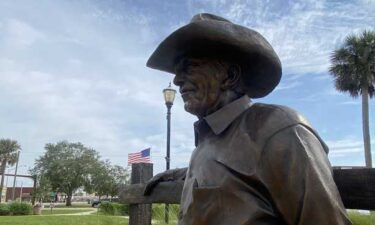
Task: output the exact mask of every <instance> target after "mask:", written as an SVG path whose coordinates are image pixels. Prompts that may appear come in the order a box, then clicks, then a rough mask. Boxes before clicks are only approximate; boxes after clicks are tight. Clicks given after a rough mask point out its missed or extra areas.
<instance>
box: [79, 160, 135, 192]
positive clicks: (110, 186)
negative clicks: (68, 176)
mask: <svg viewBox="0 0 375 225" xmlns="http://www.w3.org/2000/svg"><path fill="white" fill-rule="evenodd" d="M128 177H129V173H128V171H127V170H126V169H124V168H123V167H121V166H118V165H114V166H112V165H111V164H110V162H109V161H101V162H100V164H98V165H97V166H96V168H95V170H94V171H93V173H92V175H91V176H90V179H89V180H88V181H87V183H86V184H85V191H87V192H89V193H96V194H97V195H98V196H99V198H100V197H101V196H103V195H106V196H107V197H108V196H111V197H113V196H116V195H118V191H119V187H120V185H123V184H126V183H127V182H128Z"/></svg>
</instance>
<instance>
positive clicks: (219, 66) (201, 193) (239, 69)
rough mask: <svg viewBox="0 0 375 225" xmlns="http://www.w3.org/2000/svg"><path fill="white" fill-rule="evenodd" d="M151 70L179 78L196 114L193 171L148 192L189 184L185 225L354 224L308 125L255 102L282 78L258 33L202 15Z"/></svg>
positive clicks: (168, 175)
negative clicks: (180, 182)
mask: <svg viewBox="0 0 375 225" xmlns="http://www.w3.org/2000/svg"><path fill="white" fill-rule="evenodd" d="M203 28H205V29H203ZM205 46H207V48H206V47H205ZM148 65H149V66H150V67H152V68H156V69H160V70H163V71H167V72H170V73H174V74H175V75H176V76H175V78H174V83H175V85H177V86H179V87H180V93H181V96H182V98H183V101H184V104H185V105H184V107H185V110H186V111H188V112H189V113H192V114H194V115H196V116H197V117H198V121H197V122H196V123H195V124H194V131H195V136H196V149H195V150H194V151H193V154H192V156H191V159H190V164H189V168H187V169H186V168H185V169H176V170H170V171H166V172H164V173H161V174H158V175H156V176H155V177H154V178H152V179H151V180H150V182H149V183H148V185H147V186H146V189H145V194H146V195H147V194H148V193H150V192H151V191H152V188H153V187H154V186H155V185H157V183H158V182H161V181H166V180H177V179H184V180H185V182H184V187H183V191H182V198H181V207H180V215H179V224H180V225H211V224H212V225H240V224H248V225H276V224H277V225H297V224H298V225H346V224H351V222H350V221H349V219H348V217H347V214H346V210H345V208H344V206H343V204H342V201H341V199H340V196H339V193H338V190H337V187H336V185H335V182H334V180H333V178H332V169H331V165H330V163H329V161H328V157H327V153H328V148H327V146H326V145H325V144H324V142H323V141H322V140H321V139H320V137H319V136H318V134H317V133H316V132H315V131H314V130H313V129H312V127H311V125H310V124H309V123H308V122H307V120H306V119H305V118H303V117H302V116H301V115H300V114H299V113H297V112H295V111H294V110H292V109H290V108H287V107H284V106H278V105H268V104H260V103H254V104H253V103H252V102H251V101H250V98H249V97H252V98H256V97H262V96H265V95H267V94H268V93H270V92H271V91H272V90H273V89H274V88H275V87H276V85H277V84H278V82H279V80H280V77H281V64H280V61H279V59H278V57H277V55H276V53H275V52H274V50H273V49H272V47H271V46H270V45H269V44H268V42H267V41H266V40H265V39H264V38H263V37H262V36H261V35H260V34H258V33H257V32H255V31H253V30H250V29H248V28H245V27H241V26H239V25H236V24H233V23H231V22H229V21H227V20H225V19H223V18H220V17H218V16H214V15H210V14H199V15H197V16H195V17H194V18H193V19H192V21H191V23H189V24H188V25H186V26H184V27H182V28H180V29H178V30H177V31H175V32H174V33H172V34H171V35H170V36H169V37H167V38H166V39H165V40H164V41H163V42H162V43H161V44H160V45H159V47H158V48H157V49H156V51H155V52H154V54H153V55H152V56H151V58H150V59H149V62H148Z"/></svg>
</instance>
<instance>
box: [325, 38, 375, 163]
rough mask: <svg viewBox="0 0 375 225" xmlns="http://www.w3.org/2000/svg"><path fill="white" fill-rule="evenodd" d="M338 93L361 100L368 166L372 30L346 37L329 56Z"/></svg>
mask: <svg viewBox="0 0 375 225" xmlns="http://www.w3.org/2000/svg"><path fill="white" fill-rule="evenodd" d="M329 71H330V73H331V75H333V77H334V79H335V86H336V89H337V90H338V91H341V92H349V94H350V95H351V96H352V97H354V98H356V97H358V96H361V97H362V128H363V140H364V147H365V160H366V166H367V167H372V158H371V141H370V129H369V108H368V105H369V97H370V98H372V97H373V96H374V92H375V88H374V85H375V31H363V32H362V33H361V34H360V35H358V36H357V35H355V34H351V35H349V36H348V37H347V38H346V40H345V42H344V44H343V46H342V47H340V48H338V49H336V50H335V51H334V52H333V54H332V57H331V67H330V69H329Z"/></svg>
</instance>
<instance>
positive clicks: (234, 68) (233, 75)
mask: <svg viewBox="0 0 375 225" xmlns="http://www.w3.org/2000/svg"><path fill="white" fill-rule="evenodd" d="M240 77H241V67H240V66H239V65H237V64H232V65H230V66H229V68H228V70H227V78H226V79H225V80H224V82H223V86H222V88H223V89H232V88H234V87H236V86H237V85H238V82H239V81H240Z"/></svg>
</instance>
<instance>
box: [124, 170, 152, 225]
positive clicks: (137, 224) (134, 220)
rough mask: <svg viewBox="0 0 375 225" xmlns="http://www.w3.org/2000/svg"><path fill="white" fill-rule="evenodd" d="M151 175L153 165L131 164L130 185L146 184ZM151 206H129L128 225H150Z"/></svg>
mask: <svg viewBox="0 0 375 225" xmlns="http://www.w3.org/2000/svg"><path fill="white" fill-rule="evenodd" d="M152 174H153V164H151V163H137V164H132V173H131V183H132V184H140V183H146V182H147V181H148V180H149V179H150V178H151V177H152ZM151 210H152V209H151V204H130V206H129V225H151Z"/></svg>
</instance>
